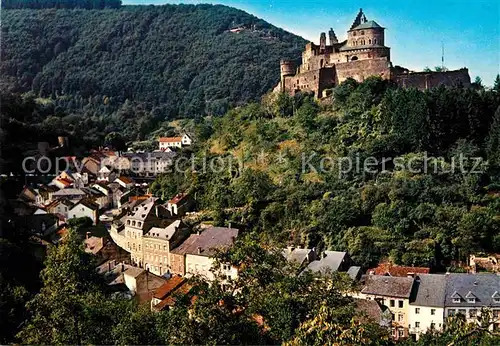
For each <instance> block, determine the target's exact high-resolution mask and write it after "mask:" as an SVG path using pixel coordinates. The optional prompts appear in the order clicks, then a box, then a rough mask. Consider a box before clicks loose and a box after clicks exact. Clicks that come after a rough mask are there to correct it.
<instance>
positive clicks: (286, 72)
mask: <svg viewBox="0 0 500 346" xmlns="http://www.w3.org/2000/svg"><path fill="white" fill-rule="evenodd" d="M280 73H281V79H283V77H285V76H293V75H294V74H295V63H294V62H293V60H288V59H281V61H280Z"/></svg>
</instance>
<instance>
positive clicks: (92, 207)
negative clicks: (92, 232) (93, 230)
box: [68, 198, 99, 225]
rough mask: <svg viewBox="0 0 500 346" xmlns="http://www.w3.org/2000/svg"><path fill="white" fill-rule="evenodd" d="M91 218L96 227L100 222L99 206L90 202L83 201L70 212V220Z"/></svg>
mask: <svg viewBox="0 0 500 346" xmlns="http://www.w3.org/2000/svg"><path fill="white" fill-rule="evenodd" d="M80 217H89V218H90V219H91V220H92V224H94V225H96V224H97V222H98V221H99V205H98V204H96V203H94V202H92V201H90V200H88V199H85V198H84V199H82V200H80V201H79V202H77V203H76V204H75V205H74V206H73V207H72V208H71V209H69V210H68V219H74V218H80Z"/></svg>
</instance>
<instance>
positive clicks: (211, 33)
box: [0, 5, 305, 119]
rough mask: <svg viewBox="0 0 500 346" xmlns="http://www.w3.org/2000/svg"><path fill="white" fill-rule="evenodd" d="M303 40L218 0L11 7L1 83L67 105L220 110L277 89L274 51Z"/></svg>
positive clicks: (101, 109) (295, 49)
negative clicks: (209, 1) (207, 0)
mask: <svg viewBox="0 0 500 346" xmlns="http://www.w3.org/2000/svg"><path fill="white" fill-rule="evenodd" d="M232 28H242V29H243V30H242V31H240V32H237V33H236V32H231V31H230V29H232ZM304 44H305V40H303V39H302V38H300V37H298V36H295V35H293V34H290V33H288V32H286V31H284V30H282V29H279V28H276V27H274V26H272V25H271V24H269V23H267V22H265V21H263V20H261V19H258V18H256V17H254V16H252V15H250V14H248V13H245V12H243V11H241V10H237V9H234V8H230V7H226V6H219V5H216V6H213V5H196V6H195V5H165V6H123V7H121V8H120V9H100V10H87V9H42V10H32V9H21V10H14V9H9V10H4V11H2V45H1V50H2V54H1V64H0V71H1V73H2V82H1V90H2V91H4V92H5V91H9V92H13V91H15V92H28V91H32V92H33V93H34V94H35V96H36V97H40V98H44V99H51V101H50V102H53V103H55V105H56V106H58V107H61V108H62V109H64V110H65V111H67V112H71V111H81V110H83V109H85V111H88V110H89V109H91V110H92V111H94V112H98V113H100V114H110V113H112V112H114V111H116V109H117V108H118V107H119V106H120V105H122V104H123V103H124V102H125V101H126V100H129V101H130V102H135V103H143V104H144V107H145V108H146V109H149V110H151V109H153V108H155V107H157V114H158V116H159V117H161V118H164V119H165V118H167V119H168V118H175V117H178V116H183V117H195V116H197V115H202V114H223V113H225V111H226V110H227V108H228V106H229V105H233V104H239V103H243V102H246V101H249V100H255V99H258V98H259V97H260V96H261V95H263V94H265V93H266V92H268V91H269V90H270V89H271V88H272V87H274V86H275V85H276V83H277V82H278V80H279V60H280V58H282V57H290V58H297V57H299V56H300V52H301V50H302V48H303V47H304ZM160 105H161V106H160ZM158 107H159V108H158Z"/></svg>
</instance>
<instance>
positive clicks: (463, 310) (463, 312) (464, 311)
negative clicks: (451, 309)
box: [458, 309, 467, 316]
mask: <svg viewBox="0 0 500 346" xmlns="http://www.w3.org/2000/svg"><path fill="white" fill-rule="evenodd" d="M458 313H459V314H461V315H464V316H465V314H466V313H467V311H466V310H465V309H458Z"/></svg>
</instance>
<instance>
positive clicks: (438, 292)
mask: <svg viewBox="0 0 500 346" xmlns="http://www.w3.org/2000/svg"><path fill="white" fill-rule="evenodd" d="M446 278H447V277H446V275H442V274H418V275H417V276H416V277H415V291H416V294H415V297H414V298H413V299H412V300H411V302H410V307H409V325H410V334H413V335H415V337H416V339H418V338H419V337H420V335H422V334H424V333H426V332H427V331H428V330H442V329H443V326H444V323H445V318H444V301H445V292H446Z"/></svg>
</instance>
